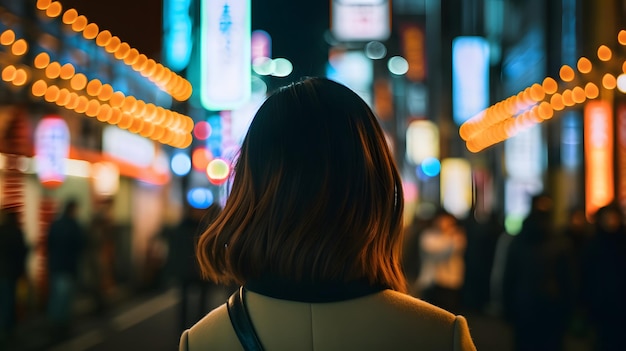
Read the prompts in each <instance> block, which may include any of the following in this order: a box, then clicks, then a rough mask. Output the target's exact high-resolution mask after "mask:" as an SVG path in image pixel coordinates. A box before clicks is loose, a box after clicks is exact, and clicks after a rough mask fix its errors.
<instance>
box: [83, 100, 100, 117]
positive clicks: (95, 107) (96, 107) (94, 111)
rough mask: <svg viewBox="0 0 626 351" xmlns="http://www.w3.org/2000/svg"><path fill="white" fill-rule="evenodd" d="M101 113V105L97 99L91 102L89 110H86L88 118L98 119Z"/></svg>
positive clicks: (88, 106) (88, 105)
mask: <svg viewBox="0 0 626 351" xmlns="http://www.w3.org/2000/svg"><path fill="white" fill-rule="evenodd" d="M98 112H100V103H99V102H98V100H96V99H91V100H89V103H88V104H87V110H85V115H87V116H88V117H96V116H97V115H98Z"/></svg>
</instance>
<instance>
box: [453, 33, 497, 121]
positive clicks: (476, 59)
mask: <svg viewBox="0 0 626 351" xmlns="http://www.w3.org/2000/svg"><path fill="white" fill-rule="evenodd" d="M487 106H489V43H488V42H487V40H486V39H485V38H482V37H458V38H455V39H454V40H453V41H452V117H453V119H454V122H456V124H458V125H461V124H463V123H464V122H465V121H467V120H468V119H470V118H471V117H472V116H474V115H475V114H477V113H479V112H480V111H482V110H484V109H485V108H487Z"/></svg>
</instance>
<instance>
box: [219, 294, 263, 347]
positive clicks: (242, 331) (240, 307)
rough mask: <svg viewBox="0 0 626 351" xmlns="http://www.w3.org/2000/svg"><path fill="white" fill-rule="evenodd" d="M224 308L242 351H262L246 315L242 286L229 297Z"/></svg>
mask: <svg viewBox="0 0 626 351" xmlns="http://www.w3.org/2000/svg"><path fill="white" fill-rule="evenodd" d="M226 307H227V309H228V316H229V317H230V323H231V324H232V325H233V329H235V333H237V338H239V342H241V345H242V346H243V348H244V350H246V351H263V346H262V345H261V342H260V341H259V338H258V337H257V335H256V333H255V331H254V326H253V325H252V321H251V320H250V316H249V315H248V309H247V308H246V301H245V299H244V291H243V286H242V287H240V288H239V289H237V290H236V291H235V292H234V293H233V294H232V295H230V297H229V298H228V303H227V304H226Z"/></svg>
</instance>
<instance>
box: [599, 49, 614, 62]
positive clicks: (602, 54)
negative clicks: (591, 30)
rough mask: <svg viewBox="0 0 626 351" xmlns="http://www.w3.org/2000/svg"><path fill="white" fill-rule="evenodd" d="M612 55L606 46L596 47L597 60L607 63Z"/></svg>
mask: <svg viewBox="0 0 626 351" xmlns="http://www.w3.org/2000/svg"><path fill="white" fill-rule="evenodd" d="M612 55H613V53H612V52H611V49H609V47H608V46H606V45H600V47H598V58H599V59H600V60H601V61H608V60H610V59H611V56H612Z"/></svg>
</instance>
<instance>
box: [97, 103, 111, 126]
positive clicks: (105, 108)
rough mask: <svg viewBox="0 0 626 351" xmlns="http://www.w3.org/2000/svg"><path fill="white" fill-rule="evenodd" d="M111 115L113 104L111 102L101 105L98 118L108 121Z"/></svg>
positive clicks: (101, 120)
mask: <svg viewBox="0 0 626 351" xmlns="http://www.w3.org/2000/svg"><path fill="white" fill-rule="evenodd" d="M111 115H112V109H111V106H110V105H109V104H102V105H101V106H100V111H98V115H97V116H96V118H97V119H98V121H100V122H106V121H108V120H109V119H111Z"/></svg>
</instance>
